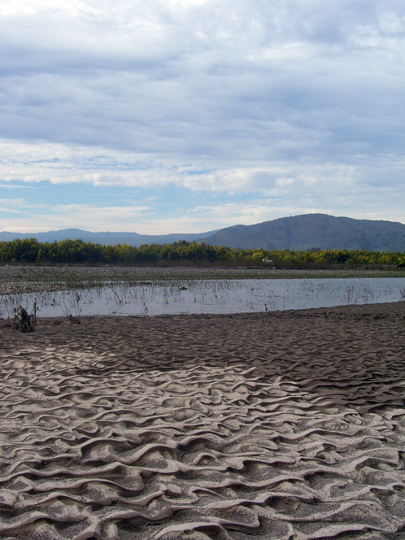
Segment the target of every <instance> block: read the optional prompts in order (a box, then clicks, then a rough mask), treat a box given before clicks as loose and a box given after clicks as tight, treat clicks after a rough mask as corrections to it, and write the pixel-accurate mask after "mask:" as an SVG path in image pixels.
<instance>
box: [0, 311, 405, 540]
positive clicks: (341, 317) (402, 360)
mask: <svg viewBox="0 0 405 540" xmlns="http://www.w3.org/2000/svg"><path fill="white" fill-rule="evenodd" d="M0 340H1V349H0V370H1V378H0V387H1V394H0V400H1V401H0V407H1V411H0V412H1V414H0V441H1V444H0V447H1V449H0V452H1V469H0V538H8V539H17V538H18V539H22V538H24V539H41V540H53V539H57V540H61V539H63V540H85V539H102V540H113V539H114V540H116V539H119V540H129V539H131V540H133V539H145V540H147V539H161V540H169V539H178V538H181V539H183V538H184V539H193V540H202V539H207V538H209V539H211V538H212V539H221V540H222V539H235V540H239V539H246V540H247V539H251V538H264V539H293V538H294V539H296V540H305V539H321V538H345V539H349V538H350V539H352V538H353V539H362V540H363V539H364V540H366V539H367V540H371V539H372V540H377V539H382V538H390V539H391V538H396V539H402V538H405V469H404V458H405V408H404V402H405V302H398V303H395V304H376V305H367V306H349V307H339V308H332V309H331V308H328V309H313V310H305V311H287V312H270V313H256V314H239V315H226V316H218V315H194V316H193V315H187V316H158V317H116V318H113V317H89V318H82V320H81V324H74V323H72V322H69V321H68V320H67V319H60V320H52V319H49V320H40V321H39V322H38V325H37V328H36V331H35V332H33V333H30V334H20V333H17V332H13V331H12V330H11V329H10V328H7V327H3V326H2V327H1V328H0Z"/></svg>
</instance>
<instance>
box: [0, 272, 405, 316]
mask: <svg viewBox="0 0 405 540" xmlns="http://www.w3.org/2000/svg"><path fill="white" fill-rule="evenodd" d="M403 299H405V278H404V279H402V278H397V279H390V278H348V279H299V280H298V279H285V280H272V279H269V280H263V279H247V280H198V281H197V280H190V281H171V282H151V283H144V284H139V285H136V286H128V285H126V284H117V283H110V284H108V285H106V286H104V287H101V288H94V289H83V290H78V291H75V290H69V291H57V292H43V293H23V294H17V295H7V296H3V297H2V298H1V300H0V315H1V316H2V317H8V316H11V315H12V314H13V311H14V309H15V308H18V307H19V306H23V307H24V308H26V309H27V310H28V311H31V310H32V308H33V305H34V302H35V301H36V303H37V310H38V311H37V315H38V317H58V316H64V315H73V316H78V315H111V314H114V315H121V316H123V315H163V314H192V313H213V314H214V313H216V314H220V313H223V314H226V313H227V314H230V313H244V312H261V311H266V310H267V311H276V310H287V309H308V308H317V307H333V306H342V305H350V304H375V303H384V302H396V301H400V300H403Z"/></svg>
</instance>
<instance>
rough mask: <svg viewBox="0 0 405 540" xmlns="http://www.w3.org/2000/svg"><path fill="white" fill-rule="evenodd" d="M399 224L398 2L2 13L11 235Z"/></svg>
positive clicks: (104, 3)
mask: <svg viewBox="0 0 405 540" xmlns="http://www.w3.org/2000/svg"><path fill="white" fill-rule="evenodd" d="M310 212H322V213H328V214H332V215H336V216H349V217H355V218H366V219H388V220H392V221H400V222H402V223H405V2H404V1H403V0H389V1H387V0H335V1H334V2H327V1H326V0H271V1H269V0H246V1H245V0H148V1H147V2H145V0H114V1H113V0H69V2H66V1H63V2H62V1H61V0H52V2H49V0H1V3H0V230H8V231H19V232H35V231H47V230H54V229H63V228H68V227H78V228H82V229H87V230H91V231H105V230H110V231H133V232H138V233H144V234H146V233H149V234H164V233H169V232H201V231H208V230H213V229H217V228H222V227H225V226H228V225H234V224H238V223H241V224H252V223H258V222H261V221H267V220H271V219H275V218H278V217H283V216H289V215H297V214H305V213H310Z"/></svg>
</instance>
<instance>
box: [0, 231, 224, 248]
mask: <svg viewBox="0 0 405 540" xmlns="http://www.w3.org/2000/svg"><path fill="white" fill-rule="evenodd" d="M215 232H217V231H209V232H206V233H199V234H162V235H150V234H138V233H130V232H122V233H121V232H96V233H94V232H89V231H83V230H81V229H63V230H60V231H49V232H44V233H26V234H24V233H13V232H7V231H4V232H0V241H6V242H10V241H11V240H15V239H20V240H22V239H23V238H36V239H37V240H38V242H54V241H55V240H56V241H58V242H59V241H61V240H68V239H70V240H83V242H92V243H94V244H104V245H106V246H113V245H117V244H128V245H130V246H136V247H138V246H140V245H142V244H152V243H153V244H171V243H172V242H178V241H179V240H186V241H188V242H192V241H194V240H200V241H202V240H204V239H205V238H207V237H208V236H211V235H212V234H214V233H215Z"/></svg>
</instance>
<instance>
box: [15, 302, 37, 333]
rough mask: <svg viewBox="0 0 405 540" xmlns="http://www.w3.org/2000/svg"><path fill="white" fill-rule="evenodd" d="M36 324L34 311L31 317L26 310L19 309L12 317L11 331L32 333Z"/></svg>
mask: <svg viewBox="0 0 405 540" xmlns="http://www.w3.org/2000/svg"><path fill="white" fill-rule="evenodd" d="M36 322H37V317H36V310H35V311H34V314H33V315H29V314H28V312H27V310H25V309H24V308H23V307H20V309H19V311H18V312H17V313H16V314H15V315H14V320H13V330H15V331H16V332H33V331H34V330H35V324H36Z"/></svg>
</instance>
